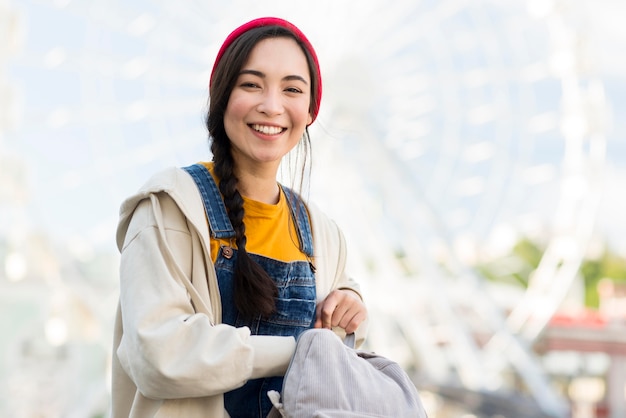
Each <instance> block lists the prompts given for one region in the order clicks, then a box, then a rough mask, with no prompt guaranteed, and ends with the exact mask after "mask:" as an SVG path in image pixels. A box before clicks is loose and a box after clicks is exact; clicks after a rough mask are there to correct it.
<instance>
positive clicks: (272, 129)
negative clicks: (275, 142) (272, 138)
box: [252, 123, 283, 135]
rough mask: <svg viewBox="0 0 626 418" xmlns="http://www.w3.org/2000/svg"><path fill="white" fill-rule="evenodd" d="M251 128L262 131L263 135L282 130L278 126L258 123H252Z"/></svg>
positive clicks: (277, 132)
mask: <svg viewBox="0 0 626 418" xmlns="http://www.w3.org/2000/svg"><path fill="white" fill-rule="evenodd" d="M252 129H254V130H255V131H258V132H261V133H264V134H265V135H276V134H279V133H281V132H282V130H283V128H279V127H278V126H266V125H259V124H256V123H255V124H254V125H252Z"/></svg>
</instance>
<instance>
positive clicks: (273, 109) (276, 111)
mask: <svg viewBox="0 0 626 418" xmlns="http://www.w3.org/2000/svg"><path fill="white" fill-rule="evenodd" d="M257 110H258V111H259V112H261V113H264V114H266V115H267V116H276V115H280V114H281V113H283V112H284V106H283V100H282V92H281V91H280V90H277V89H267V90H265V91H264V92H263V95H262V96H261V101H260V103H259V105H258V106H257Z"/></svg>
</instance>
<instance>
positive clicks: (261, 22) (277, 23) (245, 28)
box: [209, 17, 322, 123]
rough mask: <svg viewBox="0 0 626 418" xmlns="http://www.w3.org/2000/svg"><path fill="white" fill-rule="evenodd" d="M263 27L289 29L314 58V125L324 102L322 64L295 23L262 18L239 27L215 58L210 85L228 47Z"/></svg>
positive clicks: (312, 119) (312, 117)
mask: <svg viewBox="0 0 626 418" xmlns="http://www.w3.org/2000/svg"><path fill="white" fill-rule="evenodd" d="M262 26H281V27H283V28H286V29H289V30H290V31H291V32H292V33H293V34H294V35H295V37H296V38H297V39H298V40H299V41H300V42H302V44H303V45H304V47H305V48H306V49H307V51H309V54H310V55H311V57H312V58H313V62H314V63H315V71H316V72H317V79H318V86H317V92H316V94H315V101H314V107H313V109H311V123H313V121H314V120H315V118H316V117H317V114H318V113H319V110H320V103H321V101H322V73H321V71H320V64H319V61H318V60H317V54H316V53H315V50H314V49H313V45H311V42H309V40H308V39H307V38H306V36H304V33H302V31H300V29H298V28H297V27H296V26H295V25H294V24H293V23H290V22H288V21H286V20H284V19H280V18H278V17H261V18H258V19H254V20H251V21H249V22H248V23H244V24H243V25H241V26H239V27H238V28H237V29H235V30H234V31H232V32H231V34H230V35H228V37H227V38H226V40H225V41H224V43H223V44H222V47H221V48H220V50H219V51H218V53H217V57H216V58H215V63H214V64H213V70H212V71H211V79H210V82H209V83H210V84H212V83H213V74H214V73H215V68H216V67H217V64H218V63H219V62H220V60H221V59H222V56H223V55H224V52H225V51H226V49H228V47H229V46H230V45H231V44H232V43H233V42H234V41H235V39H237V38H239V37H240V36H241V35H243V34H244V33H246V32H247V31H249V30H250V29H254V28H259V27H262ZM210 84H209V85H210Z"/></svg>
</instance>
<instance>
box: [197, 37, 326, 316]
mask: <svg viewBox="0 0 626 418" xmlns="http://www.w3.org/2000/svg"><path fill="white" fill-rule="evenodd" d="M276 37H288V38H291V39H293V40H295V41H296V42H297V43H298V44H299V45H300V48H301V49H302V51H303V52H304V54H305V56H306V59H307V63H308V66H309V74H310V77H311V104H310V108H313V106H315V93H316V92H317V88H318V85H319V80H318V79H317V71H316V67H315V65H316V64H315V61H314V60H313V58H312V57H311V55H310V54H309V52H308V50H307V49H306V48H305V47H304V46H303V44H302V43H301V42H300V41H299V40H298V38H297V37H296V36H295V35H294V34H293V33H292V32H291V31H289V30H288V29H286V28H284V27H281V26H262V27H257V28H254V29H251V30H249V31H247V32H245V33H243V34H242V35H241V36H239V37H238V38H237V39H236V40H235V41H233V43H232V44H231V45H230V46H229V48H228V49H227V50H226V51H225V53H224V55H223V57H222V58H221V60H220V62H219V63H218V64H217V66H216V67H215V69H214V70H213V76H212V83H211V87H210V92H209V96H210V100H209V111H208V114H207V117H206V126H207V128H208V131H209V140H210V141H211V152H212V153H213V163H214V171H215V175H216V177H217V178H218V180H219V189H220V192H221V193H222V196H223V198H224V204H225V206H226V210H227V212H228V217H229V219H230V222H231V224H232V226H233V228H234V229H235V243H236V245H237V259H236V261H235V269H234V273H233V274H234V293H235V306H236V308H237V310H238V311H239V312H240V313H241V314H242V315H244V316H245V317H248V318H253V317H256V316H258V315H261V316H264V317H267V316H269V315H271V314H272V313H273V312H275V309H276V303H275V300H274V298H275V297H276V296H277V294H278V291H277V288H276V285H275V283H274V281H273V280H272V278H271V277H270V276H269V274H268V273H267V272H266V271H265V270H263V268H262V267H261V266H260V265H259V264H257V263H256V262H255V261H254V260H253V259H252V258H251V257H250V255H249V254H248V253H247V251H246V241H247V239H246V228H245V225H244V223H243V214H244V210H243V198H242V196H241V194H240V193H239V191H238V189H237V183H238V179H237V177H236V176H235V173H234V165H235V162H234V160H233V157H232V153H231V143H230V139H229V138H228V136H227V135H226V130H225V128H224V114H225V112H226V106H227V105H228V100H229V98H230V94H231V92H232V90H233V88H234V86H235V83H236V81H237V78H238V77H239V70H240V69H241V68H242V67H243V65H244V64H245V63H246V61H247V59H248V56H249V55H250V52H251V51H252V49H253V48H254V47H255V46H256V44H257V43H258V42H259V41H261V40H264V39H267V38H276ZM303 140H304V142H305V149H304V161H306V155H307V153H308V150H309V149H310V138H309V133H308V129H305V132H304V135H303ZM304 166H305V164H303V171H304ZM302 177H304V176H302ZM302 181H303V178H301V184H302Z"/></svg>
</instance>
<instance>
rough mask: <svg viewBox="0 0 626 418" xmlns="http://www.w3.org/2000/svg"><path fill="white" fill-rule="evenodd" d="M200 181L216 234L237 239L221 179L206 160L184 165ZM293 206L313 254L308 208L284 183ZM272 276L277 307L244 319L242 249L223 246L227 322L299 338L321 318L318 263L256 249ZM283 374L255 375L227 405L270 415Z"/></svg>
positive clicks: (228, 396) (220, 276)
mask: <svg viewBox="0 0 626 418" xmlns="http://www.w3.org/2000/svg"><path fill="white" fill-rule="evenodd" d="M183 169H184V170H185V171H187V172H188V173H189V174H190V175H191V177H192V178H193V179H194V180H195V182H196V184H197V185H198V189H199V191H200V194H201V195H202V199H203V201H204V207H205V210H206V213H207V217H208V220H209V228H210V232H211V236H212V237H213V238H222V239H223V238H233V239H234V237H235V231H234V229H233V227H232V225H231V223H230V220H229V219H228V214H227V212H226V207H225V206H224V202H223V201H222V196H221V194H220V192H219V189H218V187H217V184H216V183H215V180H214V179H213V176H211V173H210V172H209V170H208V169H207V168H206V167H205V166H204V165H202V164H194V165H191V166H189V167H184V168H183ZM283 191H284V192H285V196H286V197H287V202H288V204H289V207H290V209H291V215H292V216H291V218H292V219H293V220H294V223H295V225H296V230H297V232H298V239H299V242H300V248H301V250H302V251H303V252H304V253H305V254H306V255H307V257H308V258H309V259H311V258H312V257H313V238H312V234H311V226H310V224H309V217H308V213H307V211H306V208H305V206H304V204H303V203H302V201H301V200H300V199H299V198H298V196H297V195H296V194H295V193H294V192H293V191H292V190H290V189H289V188H286V187H283ZM250 257H252V259H253V260H254V261H255V262H257V263H258V264H259V265H260V266H261V267H263V269H264V270H265V271H266V272H267V273H268V274H269V275H270V277H271V278H272V279H273V280H274V283H276V287H277V288H278V297H277V298H276V312H275V313H274V314H273V315H272V316H270V317H269V318H267V319H262V318H261V317H257V318H254V319H245V318H243V317H242V316H241V315H240V314H239V312H238V311H237V309H236V308H235V303H234V289H233V270H234V266H235V261H236V260H237V250H235V249H233V248H231V247H222V248H221V249H220V251H219V253H218V256H217V260H216V261H215V270H216V273H217V281H218V285H219V289H220V299H221V302H222V322H223V323H225V324H229V325H233V326H235V327H242V326H247V327H249V328H250V331H251V333H252V334H253V335H278V336H293V337H294V338H297V337H298V336H299V335H300V334H301V333H302V332H303V331H305V330H307V329H309V328H311V327H312V326H313V323H314V320H315V300H316V295H315V275H314V269H313V267H312V264H311V263H309V262H306V261H293V262H283V261H279V260H275V259H271V258H268V257H264V256H261V255H257V254H250ZM282 383H283V377H282V376H280V377H270V378H261V379H253V380H249V381H248V382H247V383H246V384H245V385H244V386H242V387H240V388H238V389H235V390H232V391H230V392H227V393H225V394H224V406H225V408H226V410H227V411H228V413H229V414H230V416H231V417H233V418H236V417H263V418H264V417H266V416H267V414H268V413H269V411H270V409H271V408H272V403H271V402H270V400H269V398H268V397H267V391H269V390H276V391H280V390H281V389H282Z"/></svg>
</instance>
